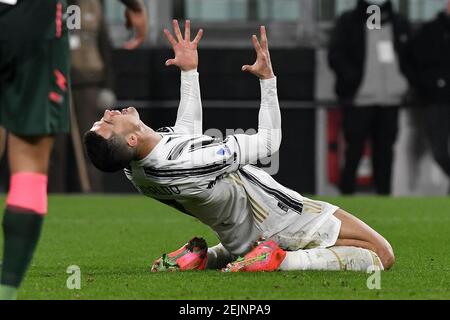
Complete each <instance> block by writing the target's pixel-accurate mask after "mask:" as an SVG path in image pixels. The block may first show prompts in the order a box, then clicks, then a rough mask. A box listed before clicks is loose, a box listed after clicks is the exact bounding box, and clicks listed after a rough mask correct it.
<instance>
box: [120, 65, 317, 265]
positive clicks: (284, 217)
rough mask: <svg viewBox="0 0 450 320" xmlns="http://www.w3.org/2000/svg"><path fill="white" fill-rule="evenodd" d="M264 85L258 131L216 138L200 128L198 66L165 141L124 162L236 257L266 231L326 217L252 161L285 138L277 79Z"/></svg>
mask: <svg viewBox="0 0 450 320" xmlns="http://www.w3.org/2000/svg"><path fill="white" fill-rule="evenodd" d="M261 91H262V93H261V98H262V99H261V100H262V101H261V109H260V113H259V128H258V134H256V135H252V136H249V135H244V134H237V135H232V136H228V137H226V138H225V139H224V140H221V139H215V138H212V137H210V136H206V135H202V134H201V132H202V125H201V123H202V120H201V100H200V89H199V85H198V73H197V72H196V71H194V72H189V73H182V76H181V101H180V107H179V110H178V116H177V121H176V123H175V126H174V127H166V128H163V129H161V130H159V131H158V132H159V134H161V136H162V139H161V140H160V142H159V143H158V144H157V145H156V146H155V147H154V148H153V150H152V151H151V152H150V153H149V154H148V155H147V156H146V157H145V158H144V159H142V160H139V161H134V162H132V163H131V164H130V166H129V167H128V168H126V169H125V174H126V176H127V177H128V179H130V180H131V181H132V183H133V184H134V185H135V187H136V188H137V189H138V190H139V191H140V192H141V193H143V194H144V195H146V196H149V197H152V198H154V199H157V200H159V201H161V202H164V203H166V204H168V205H171V206H173V207H175V208H177V209H179V210H180V211H182V212H184V213H187V214H189V215H192V216H194V217H196V218H198V219H199V220H200V221H202V222H203V223H205V224H207V225H208V226H210V227H211V228H212V229H213V230H214V231H215V232H216V234H217V235H218V237H219V239H220V241H221V243H222V245H223V246H224V247H225V248H226V249H227V250H228V251H229V252H230V253H231V254H232V255H234V256H238V255H242V254H245V253H246V252H248V251H249V250H250V249H251V246H252V244H253V243H254V242H255V241H256V240H258V238H259V237H261V236H263V237H266V238H269V237H271V236H273V235H274V234H276V233H279V232H281V231H282V230H285V229H287V228H289V227H292V226H297V225H298V228H301V226H302V225H307V224H310V226H311V224H319V223H320V221H319V220H320V219H319V220H318V215H317V214H318V212H320V210H319V209H317V210H318V212H310V213H308V214H305V213H304V212H303V197H302V196H301V195H300V194H298V193H297V192H295V191H292V190H290V189H288V188H285V187H283V186H282V185H280V184H279V183H277V182H276V181H275V180H274V179H273V178H272V177H271V176H270V175H269V174H267V173H266V172H264V171H263V170H261V169H258V168H257V167H255V166H253V165H251V163H256V160H258V159H261V158H265V157H267V156H268V155H270V154H273V152H275V151H277V149H278V146H279V144H280V140H281V120H280V111H279V106H278V98H277V92H276V79H270V80H265V81H261ZM312 211H314V210H312Z"/></svg>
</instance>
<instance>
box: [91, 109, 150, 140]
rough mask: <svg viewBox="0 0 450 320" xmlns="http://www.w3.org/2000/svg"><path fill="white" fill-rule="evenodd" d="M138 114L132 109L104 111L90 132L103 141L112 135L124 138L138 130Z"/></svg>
mask: <svg viewBox="0 0 450 320" xmlns="http://www.w3.org/2000/svg"><path fill="white" fill-rule="evenodd" d="M140 122H141V120H140V118H139V113H138V112H137V110H136V109H135V108H133V107H129V108H125V109H122V110H121V111H119V110H105V113H104V114H103V117H102V118H101V119H100V120H99V121H97V122H95V123H94V125H93V126H92V128H91V131H94V132H96V133H97V134H99V135H100V136H102V137H103V138H105V139H109V138H110V137H111V136H112V135H119V136H123V137H125V138H126V136H127V135H128V134H130V133H134V132H136V131H137V130H138V129H139V125H140Z"/></svg>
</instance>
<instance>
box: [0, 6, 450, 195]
mask: <svg viewBox="0 0 450 320" xmlns="http://www.w3.org/2000/svg"><path fill="white" fill-rule="evenodd" d="M356 2H357V1H356V0H336V1H335V0H165V1H160V0H145V3H146V5H147V8H148V9H149V22H150V23H149V36H148V39H147V41H146V43H145V45H144V46H143V47H142V48H140V49H138V50H136V51H126V50H124V49H122V48H121V45H122V44H123V42H124V40H126V39H127V38H128V37H129V36H130V34H129V33H128V32H127V31H126V30H125V28H123V23H124V17H123V7H122V5H121V4H120V3H119V2H118V1H103V13H104V17H105V25H106V26H107V33H108V34H109V38H110V40H111V41H110V45H111V47H110V61H108V62H107V63H108V66H109V69H110V71H111V72H110V73H109V75H108V77H110V79H109V80H110V83H111V88H112V91H113V92H114V94H115V97H116V99H117V100H116V102H115V105H116V106H118V107H120V106H126V105H133V106H136V107H138V108H139V111H140V112H141V114H142V118H143V120H144V122H147V123H149V124H150V125H151V126H152V127H153V128H158V127H161V126H165V125H171V124H172V123H173V122H174V119H175V114H176V107H177V105H178V98H179V79H178V78H179V76H178V73H179V72H178V70H176V68H166V67H165V66H164V61H165V60H166V59H167V58H168V57H170V56H171V55H172V53H171V51H170V50H169V48H168V46H167V44H166V40H165V39H164V38H163V32H162V30H163V28H164V27H168V26H170V21H171V19H172V18H178V19H180V20H184V19H191V20H192V24H193V26H194V28H199V27H202V28H204V29H205V36H204V39H203V41H202V44H201V47H200V70H199V71H200V73H201V87H202V96H203V105H204V117H205V121H204V129H205V130H207V129H208V128H217V129H219V130H220V131H221V132H222V133H223V134H225V133H226V130H227V129H234V130H235V129H239V128H241V129H244V130H246V129H248V128H256V126H257V110H258V107H259V87H258V83H257V81H256V80H255V79H254V78H252V77H250V76H249V75H247V74H243V73H242V72H241V71H240V67H241V65H242V64H245V63H248V62H250V61H252V59H253V55H254V53H253V50H252V48H251V43H250V41H249V40H250V36H251V35H252V34H253V33H255V32H256V31H257V26H259V25H261V24H264V25H266V26H267V28H268V32H269V37H270V39H269V40H270V44H271V50H272V56H273V57H272V60H273V64H274V68H275V71H276V73H277V75H278V77H279V98H280V101H281V108H282V113H283V130H284V131H283V144H282V147H281V150H280V153H279V164H280V165H279V170H278V173H277V174H276V175H275V178H276V179H277V180H279V181H280V182H281V183H282V184H284V185H286V186H288V187H290V188H293V189H295V190H297V191H299V192H300V193H306V194H318V195H337V194H338V189H337V187H336V184H337V181H338V180H339V169H340V167H341V164H342V151H343V139H342V137H341V133H340V123H339V119H340V116H339V112H340V111H339V108H338V106H337V102H336V97H335V95H334V91H333V85H334V74H333V73H332V72H331V70H330V69H329V66H328V64H327V61H326V54H327V43H328V39H329V34H330V30H331V29H332V27H333V25H334V21H335V19H336V18H337V17H338V16H339V15H340V14H341V13H342V12H344V11H346V10H349V9H352V8H353V7H354V6H355V4H356ZM393 4H394V5H395V7H396V9H397V10H398V11H399V12H401V13H402V14H403V15H404V16H406V17H408V18H409V20H410V21H411V22H412V23H413V25H414V27H420V25H421V24H422V23H424V22H426V21H429V20H430V19H432V18H434V17H435V16H436V14H437V13H438V12H439V11H442V10H443V8H445V6H446V1H445V0H444V1H443V0H426V1H423V0H394V1H393ZM86 19H87V20H89V19H88V17H86ZM82 29H83V28H82ZM106 101H114V100H106ZM405 107H408V106H407V105H405ZM79 108H83V106H80V105H75V109H76V110H77V109H79ZM95 112H96V113H97V115H98V116H100V115H101V114H102V112H103V111H102V109H101V106H100V107H98V108H97V109H96V111H95ZM418 114H419V115H418ZM77 115H78V118H79V119H78V121H79V123H85V124H86V126H90V124H91V123H92V121H93V119H92V118H86V119H85V118H83V113H82V112H77ZM81 127H82V126H81ZM81 129H82V128H81ZM80 134H82V132H80ZM61 139H62V140H61V142H60V143H59V145H57V147H56V148H55V150H54V155H53V158H52V164H51V168H52V170H50V171H51V174H50V183H49V191H50V192H57V193H65V192H80V191H83V190H85V191H86V190H89V186H88V187H86V186H84V188H83V185H82V183H81V182H80V179H79V168H80V166H79V164H78V166H77V161H76V157H75V155H74V153H73V151H71V148H70V146H69V145H70V143H69V144H67V143H66V142H67V141H65V140H63V139H64V138H61ZM4 158H5V157H4ZM62 163H64V165H62ZM1 168H2V172H1V176H2V178H1V180H0V181H1V185H0V191H2V192H4V191H6V190H7V187H8V186H7V185H5V184H6V183H7V181H8V179H7V175H8V172H7V166H6V163H5V159H3V160H2V165H1ZM393 168H394V171H393V179H392V180H393V192H392V193H393V194H394V195H397V196H400V195H401V196H407V195H444V194H447V192H448V189H449V188H448V181H447V179H446V177H445V175H444V174H443V173H442V172H441V170H440V169H439V167H438V166H437V165H436V164H435V162H434V161H433V159H432V157H431V155H430V152H429V151H428V148H427V142H426V139H425V137H424V132H423V129H422V125H421V123H420V108H416V109H411V108H404V109H402V111H401V115H400V132H399V136H398V140H397V143H396V153H395V162H394V165H393ZM358 178H359V183H360V188H359V190H360V192H363V193H369V194H370V193H371V192H372V189H371V166H370V159H369V157H367V156H366V157H364V158H363V159H362V161H361V164H360V168H359V171H358ZM91 180H95V181H90V184H91V185H95V187H92V188H91V190H92V191H94V192H105V193H109V192H116V193H128V192H134V190H133V188H132V186H131V184H129V183H128V181H126V178H125V177H124V175H123V174H122V173H118V174H114V175H103V174H100V173H97V174H96V176H95V177H94V178H92V177H91Z"/></svg>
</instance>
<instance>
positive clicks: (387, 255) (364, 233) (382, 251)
mask: <svg viewBox="0 0 450 320" xmlns="http://www.w3.org/2000/svg"><path fill="white" fill-rule="evenodd" d="M334 216H335V217H336V218H338V219H339V220H340V221H341V223H342V224H341V231H340V232H339V237H338V240H337V241H336V244H335V246H346V247H359V248H364V249H369V250H371V251H373V252H375V253H376V254H377V255H378V257H379V258H380V260H381V262H382V263H383V266H384V268H385V269H386V270H388V269H390V268H391V267H392V265H393V264H394V262H395V256H394V251H393V250H392V247H391V245H390V244H389V242H388V241H387V240H386V239H385V238H383V237H382V236H381V235H380V234H379V233H378V232H376V231H375V230H373V229H372V228H371V227H369V226H368V225H367V224H366V223H364V222H363V221H361V220H359V219H358V218H356V217H355V216H353V215H351V214H350V213H348V212H346V211H344V210H342V209H338V210H337V211H336V212H335V213H334Z"/></svg>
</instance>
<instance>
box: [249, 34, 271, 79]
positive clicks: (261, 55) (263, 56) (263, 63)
mask: <svg viewBox="0 0 450 320" xmlns="http://www.w3.org/2000/svg"><path fill="white" fill-rule="evenodd" d="M260 34H261V43H260V42H259V40H258V37H257V36H256V35H253V36H252V42H253V46H254V47H255V50H256V61H255V63H254V64H253V65H244V66H242V71H246V72H250V73H252V74H254V75H255V76H257V77H258V78H260V79H261V80H264V79H270V78H274V77H275V75H274V73H273V69H272V63H271V61H270V53H269V44H268V41H267V33H266V27H264V26H261V27H260Z"/></svg>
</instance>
